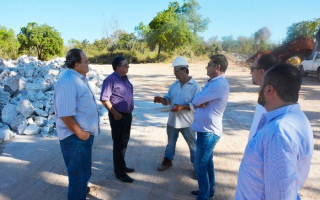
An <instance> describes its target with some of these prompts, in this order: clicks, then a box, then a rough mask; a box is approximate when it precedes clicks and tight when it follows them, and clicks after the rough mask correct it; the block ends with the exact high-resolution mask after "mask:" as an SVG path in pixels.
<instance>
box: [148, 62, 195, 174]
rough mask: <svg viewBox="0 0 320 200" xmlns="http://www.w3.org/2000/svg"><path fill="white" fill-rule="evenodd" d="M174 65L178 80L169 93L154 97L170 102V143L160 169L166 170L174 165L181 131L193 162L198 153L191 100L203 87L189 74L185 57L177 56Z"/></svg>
mask: <svg viewBox="0 0 320 200" xmlns="http://www.w3.org/2000/svg"><path fill="white" fill-rule="evenodd" d="M172 66H173V67H174V68H173V72H174V75H175V76H176V79H177V81H176V82H174V83H173V84H172V85H171V86H170V88H169V91H168V93H167V94H166V95H164V97H160V96H156V97H154V103H161V104H162V105H165V106H166V105H169V104H170V113H169V119H168V123H167V135H168V144H167V147H166V150H165V156H164V159H163V161H162V163H161V164H160V166H159V167H158V171H164V170H166V169H168V168H169V167H171V166H172V160H173V157H174V154H175V149H176V143H177V139H178V136H179V132H181V133H182V135H183V137H184V139H185V140H186V142H187V144H188V146H189V149H190V160H191V163H194V157H195V153H196V144H195V131H193V130H192V129H191V124H192V122H193V113H194V106H193V105H192V103H191V100H192V98H193V97H194V95H195V94H196V93H198V92H199V91H200V90H201V88H200V86H199V84H198V83H197V82H196V81H195V80H194V79H193V78H192V77H190V76H189V64H188V62H187V60H186V59H185V58H184V57H181V56H179V57H177V58H175V59H174V61H173V63H172Z"/></svg>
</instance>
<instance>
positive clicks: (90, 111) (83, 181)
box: [54, 49, 99, 200]
mask: <svg viewBox="0 0 320 200" xmlns="http://www.w3.org/2000/svg"><path fill="white" fill-rule="evenodd" d="M88 64H89V61H88V58H87V56H86V54H85V53H84V52H83V51H82V50H80V49H71V50H70V51H69V52H68V53H67V56H66V61H65V66H66V67H67V68H69V69H68V70H66V71H65V72H64V73H63V74H62V76H61V77H60V78H59V80H58V82H57V84H56V85H55V88H54V106H55V116H56V127H57V133H58V137H59V140H60V147H61V151H62V155H63V158H64V161H65V164H66V167H67V171H68V178H69V186H68V199H69V200H73V199H86V196H87V193H88V192H89V190H90V188H89V187H88V181H89V179H90V176H91V163H92V159H91V153H92V144H93V139H94V136H95V135H97V134H98V133H99V115H98V109H97V104H96V100H95V98H94V95H93V93H92V91H91V89H90V87H89V85H88V80H87V78H86V74H87V72H88V71H89V68H88Z"/></svg>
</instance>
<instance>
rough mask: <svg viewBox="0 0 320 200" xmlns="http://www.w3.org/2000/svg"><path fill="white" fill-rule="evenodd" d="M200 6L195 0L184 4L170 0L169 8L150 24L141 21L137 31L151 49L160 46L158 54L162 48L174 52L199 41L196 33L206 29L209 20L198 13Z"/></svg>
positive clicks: (189, 0) (188, 0)
mask: <svg viewBox="0 0 320 200" xmlns="http://www.w3.org/2000/svg"><path fill="white" fill-rule="evenodd" d="M199 8H200V6H199V4H198V2H197V1H195V0H187V1H185V2H184V4H183V5H182V6H180V5H179V3H178V2H170V3H169V7H168V9H166V10H164V11H162V12H159V13H158V14H157V16H155V17H154V18H153V19H152V20H151V22H150V23H149V24H148V25H144V24H143V23H140V24H139V26H138V27H136V31H137V32H138V35H139V36H140V38H143V39H145V41H147V43H148V45H149V47H150V48H151V49H154V48H155V47H158V56H159V55H160V52H161V51H162V50H163V51H166V52H169V53H172V52H173V51H175V50H176V49H179V48H180V47H182V46H186V45H193V44H195V43H197V42H196V40H197V35H196V34H197V33H198V32H202V31H205V30H206V28H207V25H208V23H209V20H208V19H202V17H201V15H199V14H198V13H197V10H198V9H199Z"/></svg>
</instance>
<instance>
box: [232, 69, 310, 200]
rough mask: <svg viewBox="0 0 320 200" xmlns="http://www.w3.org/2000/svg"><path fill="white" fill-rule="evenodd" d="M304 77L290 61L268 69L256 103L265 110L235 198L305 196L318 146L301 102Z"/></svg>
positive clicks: (245, 157)
mask: <svg viewBox="0 0 320 200" xmlns="http://www.w3.org/2000/svg"><path fill="white" fill-rule="evenodd" d="M301 83H302V77H301V73H300V71H299V70H298V69H297V68H296V67H294V66H292V65H289V64H278V65H276V66H274V67H272V68H271V69H269V70H268V71H267V72H266V73H265V75H264V77H263V80H262V83H261V86H260V90H259V97H258V102H259V104H261V105H263V106H264V107H265V108H266V110H267V111H268V112H267V113H264V114H263V115H262V117H261V120H260V122H259V125H258V128H257V131H256V134H255V135H254V137H252V138H251V140H249V142H248V144H247V147H246V149H245V152H244V155H243V158H242V161H241V165H240V168H239V173H238V184H237V189H236V195H235V199H236V200H244V199H277V200H285V199H292V200H293V199H297V200H298V199H301V197H300V195H299V189H300V188H301V187H302V186H303V184H304V183H305V181H306V179H307V177H308V173H309V170H310V163H311V157H312V153H313V148H314V142H313V133H312V128H311V125H310V122H309V120H308V118H307V117H306V115H305V114H304V113H303V112H302V111H301V108H300V105H299V103H298V99H299V90H300V88H301Z"/></svg>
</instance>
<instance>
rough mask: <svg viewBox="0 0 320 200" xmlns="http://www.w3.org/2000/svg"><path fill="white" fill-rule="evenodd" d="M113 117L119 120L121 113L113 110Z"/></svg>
mask: <svg viewBox="0 0 320 200" xmlns="http://www.w3.org/2000/svg"><path fill="white" fill-rule="evenodd" d="M113 117H114V119H115V120H120V119H122V114H121V113H119V112H115V113H114V115H113Z"/></svg>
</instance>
